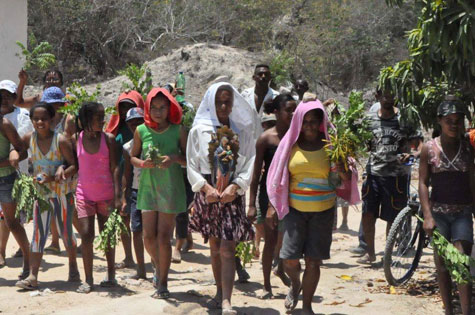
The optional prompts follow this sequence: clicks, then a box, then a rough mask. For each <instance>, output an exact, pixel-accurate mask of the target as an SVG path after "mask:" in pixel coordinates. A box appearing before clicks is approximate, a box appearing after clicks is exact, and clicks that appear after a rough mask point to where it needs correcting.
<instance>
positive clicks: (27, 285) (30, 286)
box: [15, 279, 38, 291]
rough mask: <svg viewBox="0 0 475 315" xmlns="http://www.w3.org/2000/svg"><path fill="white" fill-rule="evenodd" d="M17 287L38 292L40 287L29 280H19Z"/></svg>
mask: <svg viewBox="0 0 475 315" xmlns="http://www.w3.org/2000/svg"><path fill="white" fill-rule="evenodd" d="M15 285H16V286H17V287H19V288H21V289H23V290H28V291H34V290H38V285H33V284H32V283H31V280H29V279H24V280H19V281H17V283H16V284H15Z"/></svg>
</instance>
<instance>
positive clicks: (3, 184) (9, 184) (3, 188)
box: [0, 172, 17, 203]
mask: <svg viewBox="0 0 475 315" xmlns="http://www.w3.org/2000/svg"><path fill="white" fill-rule="evenodd" d="M16 177H17V173H16V172H14V173H12V174H10V175H7V176H4V177H0V203H12V202H13V197H12V190H13V184H14V183H15V179H16Z"/></svg>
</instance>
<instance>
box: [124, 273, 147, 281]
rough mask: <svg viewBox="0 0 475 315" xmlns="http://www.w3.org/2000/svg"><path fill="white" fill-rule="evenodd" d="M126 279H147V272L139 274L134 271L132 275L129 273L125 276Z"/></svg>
mask: <svg viewBox="0 0 475 315" xmlns="http://www.w3.org/2000/svg"><path fill="white" fill-rule="evenodd" d="M125 278H126V279H132V280H139V279H144V280H147V276H146V275H145V274H143V275H139V274H138V273H134V274H131V275H128V276H126V277H125Z"/></svg>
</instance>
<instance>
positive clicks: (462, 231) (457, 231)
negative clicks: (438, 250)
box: [432, 207, 473, 244]
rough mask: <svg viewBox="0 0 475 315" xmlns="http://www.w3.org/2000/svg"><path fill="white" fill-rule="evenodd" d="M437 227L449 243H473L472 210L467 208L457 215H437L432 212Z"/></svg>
mask: <svg viewBox="0 0 475 315" xmlns="http://www.w3.org/2000/svg"><path fill="white" fill-rule="evenodd" d="M432 217H433V218H434V221H435V225H436V226H437V229H438V230H439V232H440V234H442V235H443V236H444V237H445V238H446V239H447V240H448V241H449V242H452V243H453V242H455V241H467V242H469V243H470V244H472V243H473V221H472V209H471V207H467V208H466V209H465V210H464V211H462V212H457V213H447V214H446V213H437V212H432Z"/></svg>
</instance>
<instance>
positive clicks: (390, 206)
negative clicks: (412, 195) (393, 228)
mask: <svg viewBox="0 0 475 315" xmlns="http://www.w3.org/2000/svg"><path fill="white" fill-rule="evenodd" d="M408 186H409V176H408V175H403V176H374V175H368V177H366V180H365V181H364V182H363V187H362V189H361V196H362V199H363V213H368V212H369V213H372V214H373V215H374V217H375V218H381V219H382V220H384V221H386V222H393V221H394V219H395V218H396V216H397V215H398V213H399V211H401V210H402V209H403V208H404V207H405V206H406V205H407V194H408Z"/></svg>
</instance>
